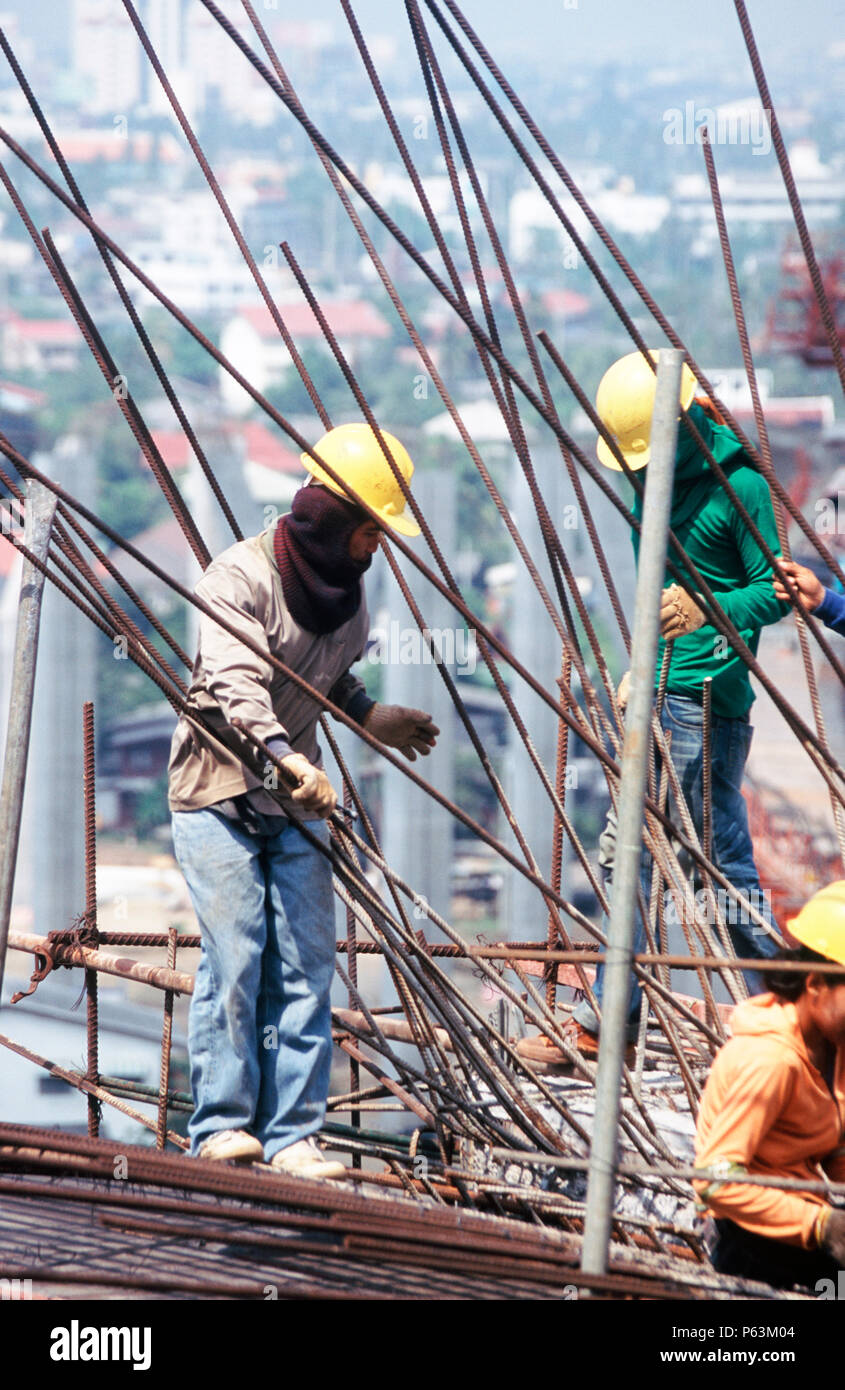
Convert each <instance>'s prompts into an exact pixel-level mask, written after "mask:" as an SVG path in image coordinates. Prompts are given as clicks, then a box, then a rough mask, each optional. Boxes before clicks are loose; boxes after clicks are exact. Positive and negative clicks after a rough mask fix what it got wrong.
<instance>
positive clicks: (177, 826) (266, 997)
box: [173, 808, 335, 1161]
mask: <svg viewBox="0 0 845 1390" xmlns="http://www.w3.org/2000/svg"><path fill="white" fill-rule="evenodd" d="M277 824H278V827H279V828H278V829H277ZM263 825H264V828H266V829H267V830H268V831H269V832H270V833H267V834H249V833H248V832H247V831H246V830H245V829H243V827H242V826H241V825H240V824H239V823H238V822H236V821H232V820H227V818H226V817H225V816H223V815H222V814H220V813H219V812H217V811H214V810H213V809H211V808H208V809H206V810H202V811H176V812H174V813H173V845H174V849H175V851H176V858H177V860H178V861H179V867H180V868H181V870H182V872H183V874H184V875H185V879H186V881H187V884H188V890H189V892H190V895H191V901H192V903H193V905H194V911H195V912H196V914H197V918H198V920H199V924H200V931H201V933H202V952H201V955H200V963H199V968H198V970H197V976H196V981H195V986H194V994H193V998H192V1000H191V1011H190V1018H189V1023H188V1047H189V1051H190V1060H191V1089H192V1092H193V1099H194V1113H193V1115H192V1116H191V1120H190V1123H189V1125H188V1133H189V1135H190V1138H191V1152H192V1153H194V1154H195V1153H196V1152H197V1150H198V1149H199V1146H200V1144H201V1143H202V1142H203V1140H204V1139H207V1138H208V1137H209V1135H211V1134H214V1133H216V1132H217V1131H218V1130H222V1129H246V1130H249V1131H251V1132H252V1133H254V1134H255V1135H256V1136H257V1138H258V1139H260V1140H261V1143H262V1144H263V1145H264V1156H265V1158H266V1159H267V1160H268V1161H269V1160H270V1159H271V1158H272V1157H273V1155H274V1154H275V1153H277V1152H278V1150H279V1149H283V1148H286V1147H287V1146H288V1145H289V1144H293V1143H295V1142H296V1141H297V1140H298V1139H305V1138H306V1137H307V1136H308V1135H309V1134H314V1133H315V1132H316V1131H317V1130H318V1129H319V1128H320V1126H321V1124H322V1122H323V1117H324V1115H325V1109H326V1098H327V1096H328V1090H329V1070H330V1066H331V1050H332V1042H331V1004H330V993H331V986H332V979H333V975H334V956H335V921H334V896H333V893H332V875H331V865H330V864H329V861H328V860H327V859H326V858H325V856H324V855H322V854H321V853H320V851H319V850H318V849H316V848H315V847H314V846H313V845H311V844H309V842H308V841H307V840H306V838H305V836H304V835H302V834H300V832H299V830H297V828H296V826H294V825H292V824H291V822H290V821H288V820H286V819H284V818H283V817H279V818H278V822H277V821H276V818H275V817H272V818H271V817H264V818H263ZM308 828H309V830H310V831H311V832H312V834H314V835H316V836H318V837H319V838H320V839H321V840H322V841H323V843H324V844H328V838H329V832H328V826H327V825H326V824H325V822H324V821H309V822H308Z"/></svg>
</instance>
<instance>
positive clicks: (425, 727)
mask: <svg viewBox="0 0 845 1390" xmlns="http://www.w3.org/2000/svg"><path fill="white" fill-rule="evenodd" d="M364 728H365V729H366V730H367V733H369V734H372V736H373V738H377V739H378V741H379V743H384V744H386V745H387V747H388V748H398V749H399V752H400V753H404V755H405V757H406V758H407V759H408V760H409V762H412V763H413V762H416V759H417V753H422V755H423V757H428V754H429V753H430V752H431V750H432V748H433V747H434V745H435V742H436V741H437V735H438V734H439V733H440V730H439V729H438V727H437V725H436V724H432V722H431V715H430V714H426V713H425V711H424V710H421V709H406V708H405V707H404V705H378V704H376V705H373V707H372V709H371V710H370V712H369V714H368V715H367V716H366V718H365V720H364Z"/></svg>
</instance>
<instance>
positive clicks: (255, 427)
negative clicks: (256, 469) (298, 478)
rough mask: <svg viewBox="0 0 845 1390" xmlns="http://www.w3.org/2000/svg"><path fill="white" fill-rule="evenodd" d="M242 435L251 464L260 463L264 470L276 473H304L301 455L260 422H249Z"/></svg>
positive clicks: (243, 427) (245, 425) (242, 430)
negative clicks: (268, 469)
mask: <svg viewBox="0 0 845 1390" xmlns="http://www.w3.org/2000/svg"><path fill="white" fill-rule="evenodd" d="M241 433H242V435H243V438H244V442H245V444H246V457H247V461H248V462H249V463H258V464H260V465H261V467H262V468H272V469H273V470H274V471H275V472H276V473H302V471H303V468H302V464H301V463H300V461H299V454H297V453H294V451H293V450H292V449H289V448H287V446H286V445H285V444H283V443H282V442H281V440H280V438H279V437H278V435H275V434H273V433H272V431H271V430H268V429H267V428H266V426H264V425H262V424H260V423H259V422H258V421H251V422H250V421H248V422H247V423H246V424H244V425H243V426H242V429H241Z"/></svg>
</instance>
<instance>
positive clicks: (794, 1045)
mask: <svg viewBox="0 0 845 1390" xmlns="http://www.w3.org/2000/svg"><path fill="white" fill-rule="evenodd" d="M731 1029H732V1034H733V1036H732V1037H731V1039H730V1041H729V1042H726V1043H725V1045H724V1047H723V1048H722V1049H721V1051H720V1052H719V1053H718V1054H717V1056H716V1060H715V1061H714V1063H713V1067H712V1069H711V1072H710V1075H709V1077H708V1079H707V1085H706V1086H705V1088H704V1094H703V1096H702V1098H701V1107H700V1110H699V1113H698V1126H697V1130H696V1141H695V1159H696V1167H698V1168H711V1167H712V1166H713V1165H714V1164H716V1165H721V1164H724V1165H727V1164H729V1163H733V1164H738V1165H741V1167H743V1168H744V1169H745V1170H746V1171H747V1172H748V1173H749V1174H754V1175H756V1176H758V1177H766V1178H771V1177H784V1178H799V1179H801V1178H804V1179H807V1178H809V1179H810V1180H811V1181H814V1182H818V1181H819V1180H820V1179H822V1178H823V1177H824V1176H825V1173H826V1174H827V1176H828V1177H829V1178H830V1179H831V1180H832V1181H834V1182H843V1181H845V1045H843V1046H841V1047H840V1048H839V1049H838V1051H837V1054H836V1061H835V1068H834V1083H833V1092H834V1093H835V1094H834V1093H832V1092H831V1090H830V1088H829V1087H828V1085H827V1083H826V1082H825V1079H824V1077H823V1076H822V1075H821V1073H820V1072H819V1071H818V1069H817V1068H816V1067H815V1066H814V1065H813V1063H812V1062H811V1060H810V1056H809V1053H808V1052H807V1046H806V1043H805V1042H804V1038H803V1035H802V1033H801V1029H800V1028H799V1026H798V1011H797V1009H796V1008H795V1005H794V1004H788V1003H784V1002H783V1001H782V1000H780V999H778V998H777V997H776V996H775V995H774V994H760V995H757V996H756V997H755V998H753V999H749V1000H747V1001H746V1002H745V1003H744V1004H739V1005H738V1006H737V1008H736V1009H734V1011H733V1013H732V1014H731ZM821 1164H824V1171H821V1170H820V1165H821ZM693 1185H694V1187H695V1189H696V1191H697V1192H698V1194H699V1198H700V1200H701V1201H703V1202H704V1203H705V1204H706V1205H707V1206H708V1207H709V1208H710V1210H711V1211H712V1212H713V1214H714V1215H715V1216H720V1217H728V1218H729V1219H730V1220H731V1221H735V1222H736V1224H737V1225H738V1226H743V1227H744V1228H745V1230H747V1231H753V1232H754V1234H755V1235H760V1236H769V1237H770V1238H771V1239H772V1240H780V1241H783V1242H784V1243H785V1244H787V1245H800V1246H804V1247H805V1248H811V1247H812V1246H813V1245H814V1244H815V1239H814V1225H815V1221H816V1218H817V1217H818V1215H819V1210H820V1208H823V1207H826V1206H827V1205H828V1204H827V1203H826V1202H825V1201H824V1198H823V1197H822V1196H821V1195H819V1194H817V1193H812V1192H808V1193H806V1194H804V1193H800V1192H794V1191H793V1192H788V1191H779V1190H778V1189H777V1188H774V1187H754V1186H752V1185H750V1184H748V1183H743V1182H742V1181H741V1180H740V1181H739V1182H735V1183H716V1184H708V1183H707V1181H706V1180H704V1181H701V1182H699V1181H696V1182H695V1183H694V1184H693Z"/></svg>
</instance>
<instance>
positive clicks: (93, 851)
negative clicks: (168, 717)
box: [82, 700, 100, 1139]
mask: <svg viewBox="0 0 845 1390" xmlns="http://www.w3.org/2000/svg"><path fill="white" fill-rule="evenodd" d="M94 777H95V772H94V705H93V702H92V701H91V700H86V701H85V704H84V705H83V706H82V799H83V810H84V821H85V939H86V941H87V942H88V944H89V945H91V946H96V945H97V942H98V941H99V932H98V930H97V803H96V796H95V790H94V786H95V781H94ZM85 991H86V994H87V1004H86V1014H87V1034H88V1068H87V1076H88V1080H89V1081H90V1082H91V1084H92V1085H93V1086H99V1084H100V1001H99V990H98V984H97V972H96V970H94V969H86V971H85ZM99 1133H100V1101H99V1098H98V1097H97V1096H96V1095H94V1093H93V1091H89V1092H88V1135H89V1138H91V1139H96V1138H97V1137H98V1135H99Z"/></svg>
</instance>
